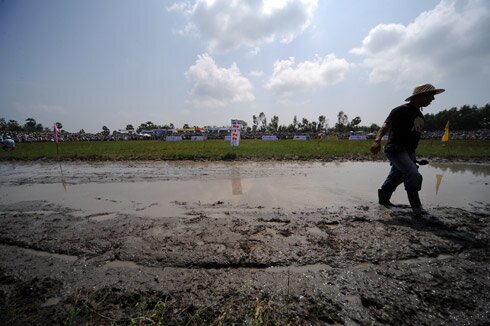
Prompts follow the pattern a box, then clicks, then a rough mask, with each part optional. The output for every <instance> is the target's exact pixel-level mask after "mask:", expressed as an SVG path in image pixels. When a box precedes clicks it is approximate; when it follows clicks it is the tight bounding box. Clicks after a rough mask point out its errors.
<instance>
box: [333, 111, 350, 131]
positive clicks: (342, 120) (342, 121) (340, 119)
mask: <svg viewBox="0 0 490 326" xmlns="http://www.w3.org/2000/svg"><path fill="white" fill-rule="evenodd" d="M348 125H349V118H348V117H347V114H345V113H344V111H340V112H339V113H338V114H337V123H336V124H335V130H336V131H339V132H342V131H345V130H346V129H347V126H348Z"/></svg>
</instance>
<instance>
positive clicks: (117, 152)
mask: <svg viewBox="0 0 490 326" xmlns="http://www.w3.org/2000/svg"><path fill="white" fill-rule="evenodd" d="M371 144H372V141H370V140H367V141H362V140H361V141H352V140H321V141H320V140H311V141H294V140H278V141H263V140H242V141H241V142H240V146H239V147H237V148H232V147H231V145H230V143H229V142H226V141H224V140H208V141H205V142H193V141H182V142H164V141H114V142H103V141H98V142H66V143H60V144H59V154H57V151H56V145H55V144H54V143H19V144H17V149H16V151H14V152H4V151H0V160H10V159H13V160H39V159H58V158H59V159H61V160H159V159H163V160H200V159H204V160H235V159H279V160H282V159H286V160H287V159H291V160H298V159H299V160H302V159H334V158H339V157H340V158H347V159H357V158H360V159H381V158H383V155H378V156H372V155H371V154H370V152H369V148H370V146H371ZM417 154H418V155H419V156H425V157H444V158H461V159H470V158H478V159H488V158H490V141H485V140H454V141H450V142H448V143H442V142H441V141H431V140H423V141H421V142H420V145H419V148H418V150H417Z"/></svg>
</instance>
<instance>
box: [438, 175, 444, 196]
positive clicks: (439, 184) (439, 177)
mask: <svg viewBox="0 0 490 326" xmlns="http://www.w3.org/2000/svg"><path fill="white" fill-rule="evenodd" d="M442 176H443V174H436V195H437V194H438V193H439V187H440V186H441V181H442Z"/></svg>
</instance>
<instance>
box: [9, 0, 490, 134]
mask: <svg viewBox="0 0 490 326" xmlns="http://www.w3.org/2000/svg"><path fill="white" fill-rule="evenodd" d="M489 30H490V1H487V0H468V1H457V0H442V1H433V0H411V1H406V0H373V1H359V0H342V1H333V0H326V1H315V0H285V1H275V0H269V1H259V0H251V1H236V0H235V1H232V0H214V1H212V0H207V1H204V0H202V1H157V0H145V1H136V0H132V1H130V0H102V1H100V0H84V1H75V0H50V1H36V0H3V1H0V62H1V65H0V117H4V118H6V119H7V120H10V119H14V120H17V121H18V122H19V123H21V124H23V123H24V122H25V119H26V118H34V119H36V121H38V122H40V123H42V124H43V125H45V126H51V125H52V123H53V122H55V121H61V122H62V124H63V127H64V129H65V130H67V131H78V130H80V129H82V128H83V129H84V130H85V131H87V132H89V131H90V132H98V131H100V130H102V126H104V125H105V126H107V127H109V129H110V130H114V129H119V128H125V126H126V124H132V125H134V126H135V127H136V126H139V125H140V124H141V123H143V122H146V121H152V122H154V123H156V124H161V125H163V124H169V123H173V124H174V125H175V126H176V127H181V126H182V125H183V124H185V123H187V124H189V125H191V126H193V125H198V126H204V125H215V126H223V125H229V124H230V120H231V119H242V120H245V121H247V122H248V123H249V124H251V123H252V116H253V115H254V114H255V115H258V114H259V113H260V112H264V113H265V115H266V117H267V119H268V121H270V119H271V118H272V116H274V115H277V116H278V117H279V124H282V125H288V124H290V123H291V122H292V120H293V117H294V115H296V116H297V117H298V119H301V118H303V117H305V118H307V119H308V120H310V121H312V120H314V121H317V120H318V117H319V116H320V115H325V116H326V117H327V120H328V124H329V125H330V126H333V125H335V123H336V122H337V114H338V112H339V111H340V110H342V111H344V112H345V113H346V114H347V115H348V117H349V118H350V119H353V118H354V117H356V116H359V117H361V120H362V122H361V124H362V125H370V124H371V123H377V124H378V125H380V124H381V123H382V122H383V121H384V118H385V117H386V116H387V114H388V113H389V111H390V110H391V109H392V108H393V107H395V106H397V105H399V104H401V103H403V101H404V99H405V98H406V97H408V96H409V95H410V93H411V92H412V90H413V88H414V87H415V86H416V85H419V84H423V83H432V84H434V85H435V86H436V87H440V88H445V89H446V92H445V93H443V94H441V95H438V96H437V97H436V101H434V102H433V103H432V105H431V106H430V107H428V108H427V109H425V112H429V113H430V112H431V113H436V112H438V111H440V110H444V109H449V108H451V107H459V106H461V105H464V104H470V105H479V106H480V105H484V104H486V103H489V102H490V96H489V91H488V85H490V33H488V31H489Z"/></svg>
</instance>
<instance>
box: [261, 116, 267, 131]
mask: <svg viewBox="0 0 490 326" xmlns="http://www.w3.org/2000/svg"><path fill="white" fill-rule="evenodd" d="M259 123H260V125H261V126H260V130H261V131H266V130H267V118H266V117H265V113H264V112H260V114H259Z"/></svg>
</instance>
